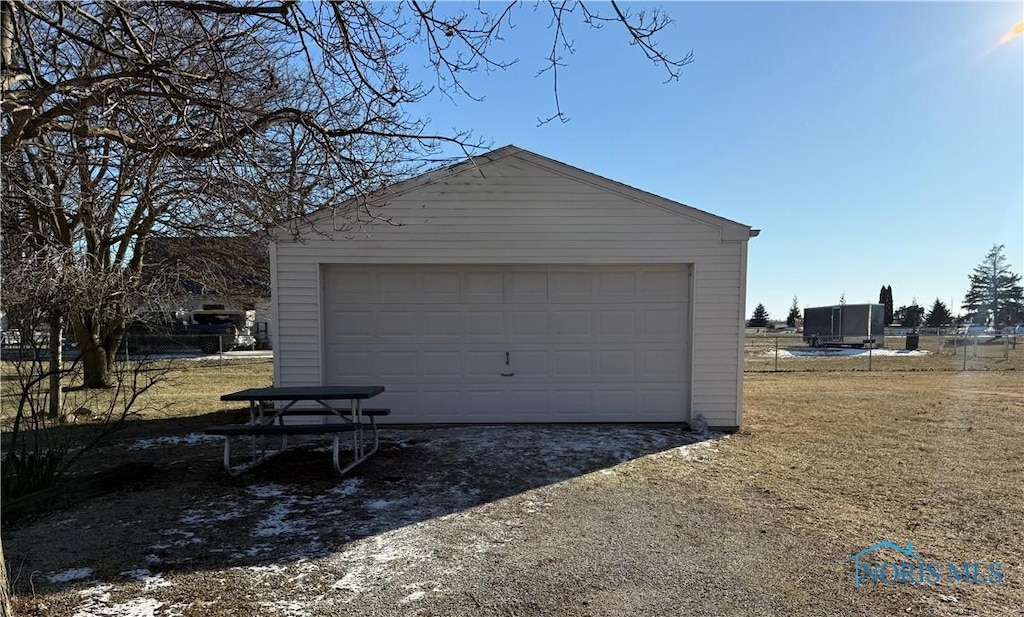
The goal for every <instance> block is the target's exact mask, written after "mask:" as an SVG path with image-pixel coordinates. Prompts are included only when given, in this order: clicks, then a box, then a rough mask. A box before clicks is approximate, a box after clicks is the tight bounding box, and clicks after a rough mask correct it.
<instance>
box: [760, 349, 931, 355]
mask: <svg viewBox="0 0 1024 617" xmlns="http://www.w3.org/2000/svg"><path fill="white" fill-rule="evenodd" d="M869 353H870V354H871V355H873V356H887V357H893V356H899V357H918V356H928V355H931V352H930V351H928V350H926V349H914V350H909V349H872V350H868V349H856V348H848V347H822V348H814V347H808V348H806V349H793V348H790V349H780V350H779V357H780V358H822V357H856V356H867V355H868V354H869ZM761 357H763V358H774V357H775V352H774V351H766V352H764V353H763V354H761Z"/></svg>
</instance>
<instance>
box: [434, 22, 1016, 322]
mask: <svg viewBox="0 0 1024 617" xmlns="http://www.w3.org/2000/svg"><path fill="white" fill-rule="evenodd" d="M629 6H630V7H631V8H632V9H633V10H637V9H639V8H641V7H642V6H643V5H639V4H630V5H629ZM663 6H664V8H665V9H666V10H667V11H668V12H669V13H670V14H671V15H672V16H673V18H674V20H675V25H674V26H672V27H670V28H669V29H668V30H666V31H664V32H663V33H662V35H661V37H660V38H659V41H660V44H661V47H662V49H664V50H665V51H666V52H668V53H669V54H670V55H674V56H677V57H678V56H682V55H684V54H685V53H686V52H687V51H689V50H691V49H692V50H693V52H694V62H693V64H691V65H690V66H688V67H687V68H686V69H685V70H684V73H683V76H682V78H681V79H680V80H679V81H676V82H671V83H664V80H665V73H664V71H663V69H659V68H657V67H654V66H653V65H651V64H650V63H649V62H648V61H647V60H646V59H645V58H644V57H643V56H642V54H641V53H640V52H639V50H638V49H636V48H635V47H630V46H629V45H628V44H627V40H626V38H625V34H624V32H623V31H622V30H621V29H619V28H616V27H613V26H612V25H609V26H606V27H605V28H604V29H602V30H599V31H592V30H588V29H587V28H586V27H585V26H584V25H583V24H582V23H581V22H579V21H578V20H572V25H571V29H570V36H571V38H572V39H573V40H574V41H575V43H576V49H577V51H576V54H575V55H572V56H568V57H567V58H566V60H567V62H568V64H569V66H568V67H565V68H563V69H562V71H561V73H560V75H559V93H560V97H561V102H562V107H563V109H564V110H565V112H566V114H567V115H568V116H569V117H570V121H569V122H568V123H564V124H563V123H560V122H557V121H556V122H551V123H548V124H545V125H543V126H538V122H537V119H538V117H541V116H548V115H550V114H551V113H552V112H553V110H554V99H553V94H552V83H551V79H550V77H549V76H541V77H536V73H537V71H538V70H539V69H541V68H543V67H544V66H545V57H546V55H547V53H548V52H549V51H550V37H551V33H550V32H549V31H547V30H546V29H545V26H546V24H547V21H548V20H547V17H546V16H544V15H543V14H542V13H538V12H535V11H534V10H533V8H532V5H529V4H527V5H524V6H523V7H522V8H521V9H520V11H519V13H518V14H517V16H516V19H515V21H516V24H517V25H516V28H515V29H513V30H512V31H510V32H509V33H507V35H506V41H505V42H503V43H502V44H501V45H499V46H498V47H496V51H497V52H498V54H499V56H501V57H504V58H518V60H519V61H518V63H517V64H516V65H515V66H514V67H512V68H510V69H508V70H506V71H504V72H498V73H493V74H490V75H474V76H472V77H471V78H470V79H469V80H468V82H467V83H468V84H469V85H470V88H471V90H472V92H473V93H474V94H475V95H477V96H479V97H484V101H483V102H479V103H478V102H474V101H471V100H468V99H456V101H455V102H454V103H453V102H452V101H451V100H449V99H447V98H442V97H440V96H437V95H432V96H431V97H429V98H428V99H427V100H426V101H424V102H423V103H422V104H420V106H419V108H418V109H415V110H414V111H415V112H417V113H427V114H429V115H430V117H431V118H432V127H433V128H434V129H435V130H439V131H441V130H450V129H451V128H452V127H457V128H463V129H473V130H474V131H475V133H476V134H477V135H479V136H481V137H484V138H486V139H488V140H490V141H492V143H493V145H494V146H495V147H498V146H502V145H505V144H510V143H514V144H516V145H518V146H521V147H524V148H527V149H529V150H533V151H535V152H537V153H539V154H543V155H545V156H548V157H551V158H555V159H558V160H562V161H565V162H567V163H569V164H572V165H575V166H577V167H581V168H583V169H586V170H588V171H592V172H595V173H598V174H601V175H603V176H607V177H610V178H613V179H615V180H618V181H620V182H624V183H626V184H630V185H633V186H636V187H638V188H641V189H644V190H647V191H650V192H653V193H657V194H659V195H663V196H665V197H668V198H670V199H674V200H677V201H680V202H683V203H686V204H689V205H692V206H694V207H697V208H700V209H702V210H708V211H710V212H713V213H715V214H718V215H720V216H725V217H727V218H731V219H734V220H737V221H740V222H742V223H745V224H748V225H751V226H753V227H755V228H758V229H761V230H763V231H762V233H761V236H760V237H758V238H755V239H753V240H751V242H750V253H749V256H750V265H749V273H748V282H747V304H748V306H747V313H748V315H749V313H750V312H751V311H752V310H753V307H754V306H755V305H756V304H757V303H758V302H763V303H764V304H765V306H766V307H767V308H768V310H769V313H770V314H771V315H772V316H773V317H777V318H784V317H785V313H786V311H787V310H788V308H789V306H790V303H791V301H792V298H793V296H794V295H796V296H797V297H798V298H799V304H800V306H801V307H804V306H817V305H822V304H834V303H837V302H838V301H839V298H840V295H841V294H845V298H846V301H847V302H850V303H854V302H874V301H877V300H878V290H879V287H881V286H882V285H883V284H888V285H892V288H893V296H894V300H895V303H896V305H897V306H900V305H903V304H909V303H910V302H911V300H912V299H913V298H915V297H916V299H917V301H918V303H920V304H922V305H927V306H930V304H931V303H932V302H933V301H934V299H935V298H936V297H938V298H940V299H942V300H943V301H944V302H946V303H947V304H948V303H949V302H950V301H951V300H952V301H953V303H954V305H955V306H954V308H953V310H954V313H956V312H958V311H959V304H960V302H961V300H962V298H963V294H964V292H965V291H966V290H967V275H968V274H969V273H970V271H971V270H972V268H973V267H974V266H975V265H977V264H978V263H979V262H980V261H981V259H982V257H983V256H984V255H985V253H986V252H987V251H988V249H989V248H990V247H991V246H992V244H993V243H996V244H1005V245H1006V255H1007V257H1008V259H1009V262H1010V264H1011V266H1012V268H1013V269H1014V271H1016V272H1018V273H1019V272H1021V271H1022V270H1024V242H1022V237H1024V49H1022V43H1024V40H1022V39H1024V37H1020V36H1018V37H1016V38H1015V39H1013V40H1011V41H1010V42H1008V43H1006V44H1003V45H999V46H996V42H997V41H998V40H999V39H1000V37H1002V36H1003V35H1004V34H1005V33H1006V32H1007V31H1009V30H1010V29H1011V28H1013V27H1014V26H1015V25H1016V24H1018V23H1020V22H1021V21H1022V20H1024V8H1022V5H1021V4H1020V3H978V2H972V3H911V2H898V3H897V2H888V3H860V2H851V3H835V2H828V3H805V2H783V3H767V2H759V3H738V2H715V3H696V2H680V3H667V4H664V5H663ZM595 8H600V10H602V11H608V10H609V9H608V7H607V5H595Z"/></svg>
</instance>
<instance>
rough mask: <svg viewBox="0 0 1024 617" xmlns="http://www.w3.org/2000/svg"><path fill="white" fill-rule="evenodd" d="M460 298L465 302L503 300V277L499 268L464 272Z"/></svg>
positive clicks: (489, 302)
mask: <svg viewBox="0 0 1024 617" xmlns="http://www.w3.org/2000/svg"><path fill="white" fill-rule="evenodd" d="M463 289H464V291H463V295H462V300H463V302H465V303H466V304H501V303H503V302H505V278H504V274H503V273H502V272H501V271H500V270H491V271H482V272H480V271H477V272H473V271H470V272H466V273H465V275H464V288H463Z"/></svg>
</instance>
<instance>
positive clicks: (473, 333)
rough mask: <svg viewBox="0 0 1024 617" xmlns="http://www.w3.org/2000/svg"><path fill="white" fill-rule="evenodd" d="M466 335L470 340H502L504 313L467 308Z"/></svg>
mask: <svg viewBox="0 0 1024 617" xmlns="http://www.w3.org/2000/svg"><path fill="white" fill-rule="evenodd" d="M466 336H467V338H469V339H470V340H472V339H484V340H495V341H500V340H503V339H504V338H505V313H504V312H502V311H479V310H472V309H467V310H466Z"/></svg>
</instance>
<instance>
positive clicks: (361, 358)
mask: <svg viewBox="0 0 1024 617" xmlns="http://www.w3.org/2000/svg"><path fill="white" fill-rule="evenodd" d="M328 364H329V365H330V366H331V367H332V368H333V370H334V374H335V375H337V376H338V377H339V378H342V379H346V378H347V379H362V380H364V381H365V380H366V379H372V378H374V377H375V376H376V375H377V374H378V373H377V367H376V364H377V357H376V354H374V353H372V352H370V351H333V352H331V354H330V358H329V362H328Z"/></svg>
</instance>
